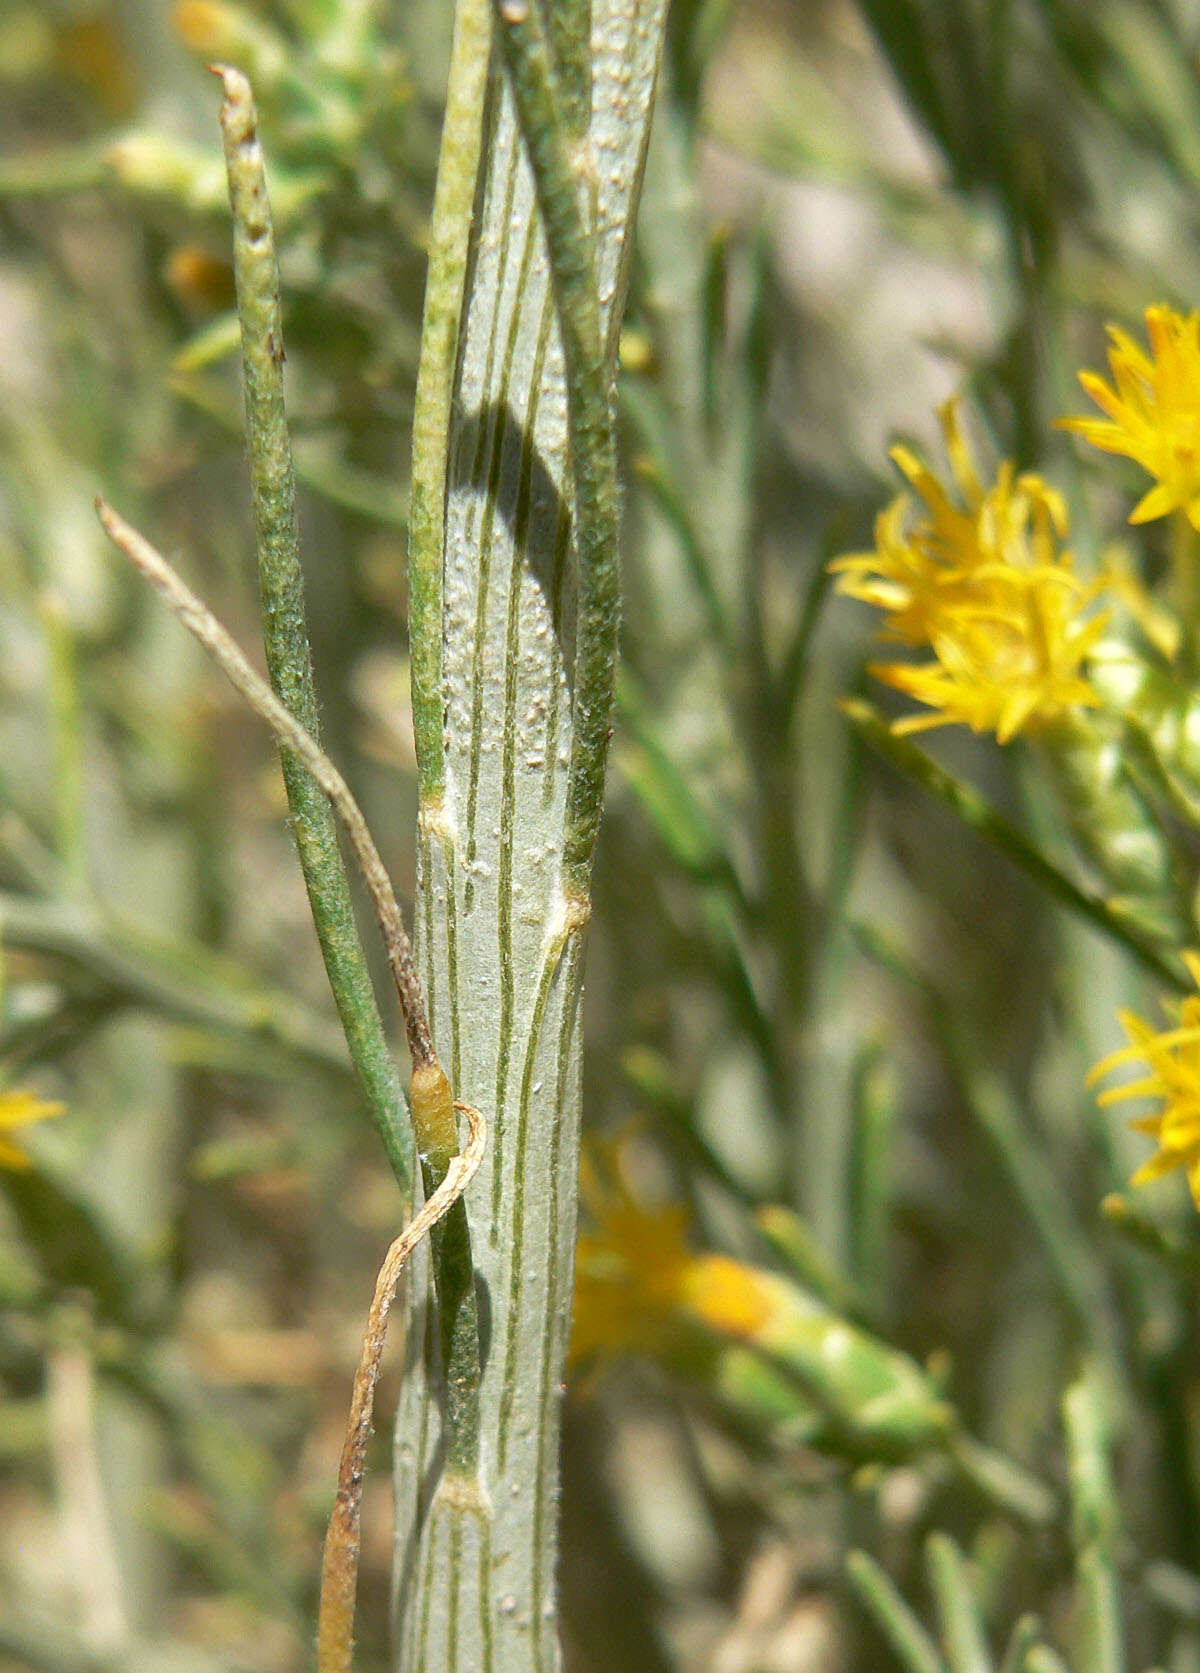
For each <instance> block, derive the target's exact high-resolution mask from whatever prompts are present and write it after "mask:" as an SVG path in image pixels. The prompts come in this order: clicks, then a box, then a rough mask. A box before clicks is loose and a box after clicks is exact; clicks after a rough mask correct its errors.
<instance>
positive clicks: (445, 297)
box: [408, 0, 491, 807]
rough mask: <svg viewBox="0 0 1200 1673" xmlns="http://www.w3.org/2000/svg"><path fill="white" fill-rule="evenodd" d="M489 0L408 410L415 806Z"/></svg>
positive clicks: (439, 223)
mask: <svg viewBox="0 0 1200 1673" xmlns="http://www.w3.org/2000/svg"><path fill="white" fill-rule="evenodd" d="M490 39H491V12H490V8H489V4H488V0H461V3H460V5H459V6H458V9H457V12H456V15H455V20H454V46H453V49H452V52H451V59H450V80H449V85H448V87H447V90H446V115H445V120H444V122H443V125H442V147H441V154H440V157H439V160H438V174H437V186H436V188H435V191H434V199H433V222H432V226H431V228H430V238H429V271H428V274H427V277H426V280H425V315H424V321H423V324H422V327H421V357H420V362H419V365H418V369H417V394H416V403H415V406H414V408H413V459H412V486H411V488H410V490H409V510H408V528H409V533H408V594H409V604H408V608H409V647H410V654H411V657H412V710H413V731H414V733H415V736H416V746H417V784H418V790H419V793H420V797H421V803H422V806H425V807H427V806H429V805H430V804H431V803H435V802H438V801H440V800H441V797H442V795H443V793H444V790H445V782H446V763H445V747H444V737H443V729H444V726H445V697H444V695H443V692H442V538H443V534H444V531H445V521H446V458H447V454H446V443H447V438H448V436H449V433H450V403H451V399H452V397H453V393H454V366H455V360H456V357H457V353H458V330H459V321H460V319H461V318H462V312H463V289H464V286H465V283H466V273H467V254H468V246H469V243H470V234H471V211H472V206H473V204H474V201H475V181H476V176H477V174H478V171H479V148H480V141H481V131H482V118H483V107H484V97H485V93H486V89H487V69H488V43H489V41H490Z"/></svg>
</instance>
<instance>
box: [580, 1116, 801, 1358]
mask: <svg viewBox="0 0 1200 1673" xmlns="http://www.w3.org/2000/svg"><path fill="white" fill-rule="evenodd" d="M605 1160H606V1168H605V1172H606V1174H607V1175H608V1177H607V1178H606V1179H605V1180H602V1179H601V1176H600V1173H599V1170H598V1169H597V1166H596V1164H595V1162H594V1160H593V1159H592V1157H590V1156H588V1155H587V1154H586V1153H585V1155H584V1157H583V1159H582V1162H581V1164H580V1198H581V1201H582V1203H583V1206H584V1209H585V1212H586V1214H587V1216H588V1218H589V1220H590V1221H591V1226H590V1228H589V1229H588V1230H585V1231H583V1232H581V1233H580V1237H579V1243H578V1247H577V1250H576V1257H575V1312H574V1318H573V1322H572V1327H571V1354H570V1357H571V1362H572V1364H575V1365H582V1364H586V1363H591V1362H594V1361H596V1360H599V1359H606V1360H611V1359H617V1358H620V1357H621V1356H623V1355H626V1354H643V1355H648V1356H650V1357H653V1358H655V1359H660V1360H661V1359H664V1358H666V1359H671V1358H672V1357H673V1356H674V1354H675V1353H676V1352H678V1351H680V1350H684V1349H686V1346H687V1343H688V1339H689V1337H695V1335H696V1333H697V1331H698V1330H699V1331H700V1332H706V1331H707V1332H711V1333H713V1334H715V1335H717V1336H719V1337H722V1338H725V1339H727V1340H728V1339H732V1340H735V1341H748V1340H752V1339H753V1337H754V1336H755V1334H756V1332H757V1331H758V1330H759V1329H760V1328H761V1326H762V1324H763V1323H764V1321H765V1319H766V1318H767V1316H768V1314H769V1313H770V1312H771V1310H772V1306H773V1302H772V1297H771V1288H772V1285H773V1284H774V1283H775V1282H776V1280H775V1279H774V1276H773V1275H772V1274H771V1273H768V1272H763V1271H760V1270H759V1269H758V1268H756V1267H751V1266H746V1265H744V1264H743V1263H742V1262H741V1261H736V1260H734V1259H732V1258H731V1257H730V1256H728V1255H720V1254H713V1253H702V1254H696V1253H695V1252H693V1251H692V1250H691V1249H689V1248H688V1244H687V1225H688V1212H687V1209H686V1208H683V1207H680V1206H678V1205H675V1206H672V1207H667V1208H645V1207H643V1206H642V1204H641V1203H639V1202H638V1201H637V1200H636V1199H635V1198H634V1196H633V1195H632V1193H631V1192H630V1190H629V1187H628V1185H627V1183H626V1181H625V1178H624V1175H623V1172H622V1169H621V1163H620V1157H619V1153H618V1151H617V1150H616V1149H613V1150H611V1151H609V1150H607V1149H606V1152H605Z"/></svg>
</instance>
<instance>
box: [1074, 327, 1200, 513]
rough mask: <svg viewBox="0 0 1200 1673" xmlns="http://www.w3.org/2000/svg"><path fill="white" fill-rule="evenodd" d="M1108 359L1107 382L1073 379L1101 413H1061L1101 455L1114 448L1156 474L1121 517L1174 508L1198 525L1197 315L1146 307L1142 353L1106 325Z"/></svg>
mask: <svg viewBox="0 0 1200 1673" xmlns="http://www.w3.org/2000/svg"><path fill="white" fill-rule="evenodd" d="M1108 334H1109V337H1110V339H1111V347H1110V348H1109V351H1108V364H1109V367H1110V368H1111V370H1112V376H1113V382H1112V384H1108V383H1106V382H1105V380H1104V379H1103V378H1102V377H1100V376H1099V375H1098V374H1097V373H1096V372H1080V374H1079V381H1080V383H1081V384H1082V385H1083V387H1084V389H1085V390H1086V391H1087V393H1088V394H1089V395H1090V396H1091V398H1092V400H1093V401H1095V403H1096V405H1097V406H1098V407H1099V408H1100V409H1101V411H1103V412H1105V413H1107V414H1108V417H1107V418H1064V419H1060V421H1059V422H1060V424H1061V426H1062V428H1063V429H1064V430H1075V431H1077V432H1078V434H1079V435H1081V436H1083V437H1084V439H1085V440H1086V441H1090V442H1091V443H1092V445H1093V446H1094V447H1099V448H1102V449H1103V450H1104V452H1105V453H1122V454H1124V455H1125V456H1126V457H1127V458H1130V459H1136V460H1137V462H1138V464H1139V465H1141V466H1142V467H1143V468H1144V469H1145V470H1147V471H1149V473H1150V475H1151V476H1152V477H1154V478H1155V479H1156V482H1157V486H1156V487H1154V488H1151V490H1150V492H1149V493H1148V494H1146V495H1144V496H1143V498H1142V499H1140V500H1139V501H1138V503H1137V505H1136V506H1135V507H1134V508H1133V511H1132V512H1131V514H1130V518H1129V521H1130V522H1131V523H1145V522H1148V521H1149V520H1150V519H1151V518H1152V517H1164V516H1165V515H1166V514H1167V512H1168V511H1174V510H1176V509H1177V508H1178V509H1181V510H1183V511H1186V512H1187V515H1188V520H1189V522H1190V523H1191V524H1192V526H1193V528H1197V529H1200V315H1197V314H1194V313H1193V314H1187V315H1184V314H1177V313H1176V312H1175V311H1174V309H1173V308H1168V307H1167V306H1166V305H1165V304H1160V305H1159V306H1157V307H1153V308H1147V309H1146V335H1147V337H1148V338H1149V340H1150V354H1149V355H1146V354H1145V353H1143V351H1142V350H1141V349H1140V348H1139V347H1138V345H1137V344H1136V343H1135V342H1134V341H1133V338H1132V337H1130V336H1129V334H1128V333H1127V332H1125V331H1122V330H1121V329H1120V327H1119V326H1116V325H1110V326H1109V328H1108Z"/></svg>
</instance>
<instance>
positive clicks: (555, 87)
mask: <svg viewBox="0 0 1200 1673" xmlns="http://www.w3.org/2000/svg"><path fill="white" fill-rule="evenodd" d="M493 6H494V10H495V16H496V24H497V30H498V33H499V38H500V42H501V45H502V48H503V51H504V56H505V61H506V64H507V66H508V72H509V80H510V84H511V86H512V91H513V98H514V101H515V104H516V108H517V117H518V121H519V123H520V127H521V134H522V137H523V138H524V141H525V147H526V150H527V152H528V156H529V162H530V166H531V168H532V170H533V178H534V184H535V187H536V190H537V199H538V206H539V208H540V209H541V213H542V225H543V227H544V229H545V234H546V248H547V252H548V254H549V258H550V272H551V279H552V282H553V286H554V296H555V302H556V304H557V310H558V324H559V333H560V336H561V339H562V349H563V360H564V362H565V370H566V387H567V429H568V435H569V440H570V452H571V475H572V480H573V485H574V488H573V504H574V516H575V526H574V533H575V550H576V554H577V558H578V565H579V578H578V595H577V602H576V613H575V679H574V703H573V707H572V722H573V734H572V740H571V762H570V768H569V772H568V781H567V810H566V822H565V836H564V843H563V884H564V888H565V889H566V892H567V894H568V896H569V897H571V898H572V899H574V900H577V901H579V902H584V901H586V900H587V895H588V878H589V875H590V872H591V864H592V855H593V853H594V852H595V847H596V838H597V836H598V834H599V830H600V816H601V810H602V803H603V794H604V774H605V767H606V764H607V760H608V744H609V738H610V735H611V717H612V705H613V689H614V683H615V679H616V658H617V637H618V632H619V627H620V613H621V597H620V559H619V552H618V509H617V459H616V441H615V436H614V430H613V414H612V401H611V391H610V380H609V370H608V362H607V356H606V353H605V346H604V342H603V339H602V335H601V330H600V306H599V299H598V296H597V288H596V252H595V240H594V237H593V234H592V230H591V228H590V226H589V224H588V222H587V219H586V218H585V212H584V207H583V199H584V198H585V196H586V195H587V191H588V186H589V179H588V172H587V164H588V158H587V154H586V152H585V150H584V148H583V147H582V146H581V145H579V144H576V143H573V140H572V133H573V129H572V125H571V110H572V95H571V94H570V93H568V92H567V91H565V90H564V88H563V86H562V85H561V81H560V78H559V75H558V73H557V71H556V69H555V66H554V63H553V61H552V57H551V52H550V46H549V43H548V41H547V39H546V35H545V32H544V30H543V27H542V22H541V16H540V12H539V9H538V7H537V6H536V5H532V4H530V3H529V0H493Z"/></svg>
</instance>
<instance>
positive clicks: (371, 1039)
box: [219, 69, 413, 1201]
mask: <svg viewBox="0 0 1200 1673" xmlns="http://www.w3.org/2000/svg"><path fill="white" fill-rule="evenodd" d="M219 73H220V75H221V79H222V83H223V86H224V90H225V99H224V102H223V104H222V106H221V133H222V136H223V138H224V143H225V165H226V170H227V173H228V177H229V197H230V203H231V205H232V208H233V258H234V277H235V280H236V284H237V299H238V318H239V320H240V322H241V334H242V376H243V382H244V386H245V398H246V451H247V455H248V459H249V464H250V486H251V493H252V497H253V504H254V527H255V534H256V536H257V542H258V575H259V589H260V592H261V595H262V610H263V649H264V651H265V653H266V659H267V667H268V669H269V670H270V674H271V683H272V685H273V686H274V688H275V691H276V692H277V694H278V695H279V697H280V699H281V700H282V702H283V703H284V705H285V707H286V708H287V709H288V710H289V711H290V712H291V713H292V714H293V715H295V717H296V719H297V720H298V721H299V722H300V724H301V725H302V726H303V727H304V729H305V730H306V731H307V732H308V733H309V734H310V735H311V736H312V737H313V739H314V740H317V739H318V712H317V696H316V688H315V685H314V682H313V673H312V660H311V657H310V654H309V646H308V633H307V629H306V625H305V609H304V578H303V574H302V571H301V568H300V539H299V526H298V522H297V516H296V481H295V473H294V470H293V466H292V453H291V444H290V440H289V436H288V425H287V415H286V412H285V410H284V398H283V361H284V349H283V322H282V315H281V310H280V303H279V264H278V261H277V259H276V255H275V240H274V234H273V232H272V228H271V209H270V204H269V201H268V198H267V184H266V174H265V170H264V165H263V154H262V147H261V145H260V144H259V140H258V133H257V117H256V112H255V109H254V102H253V98H252V96H251V92H250V85H249V83H248V82H247V80H246V78H245V77H244V76H243V75H241V74H240V72H239V71H237V70H232V69H222V70H221V71H220V72H219ZM280 762H281V765H282V769H283V780H284V785H285V787H286V790H287V799H288V806H289V808H290V809H291V814H292V830H293V832H294V834H295V838H296V849H297V852H298V854H299V857H300V867H301V870H302V871H303V873H304V883H305V887H306V889H307V891H308V900H309V907H310V909H311V911H312V918H313V925H314V927H315V929H316V932H317V939H318V941H319V942H320V946H321V955H322V957H323V959H324V961H325V971H326V974H327V976H328V978H329V986H330V988H331V989H332V992H333V998H334V1003H335V1004H336V1006H337V1010H338V1016H339V1017H340V1019H341V1023H342V1028H343V1030H344V1032H345V1035H346V1043H347V1045H348V1047H349V1050H350V1057H351V1061H352V1062H353V1064H354V1067H355V1070H356V1071H357V1074H358V1078H359V1082H360V1084H361V1086H362V1090H363V1093H364V1095H365V1097H366V1100H367V1107H368V1109H369V1110H370V1113H371V1117H372V1119H373V1121H374V1123H375V1126H376V1128H377V1130H378V1132H379V1136H380V1138H381V1140H382V1141H383V1146H384V1149H385V1150H386V1152H387V1156H388V1160H389V1162H390V1163H391V1166H392V1171H393V1173H394V1174H395V1176H396V1181H397V1184H398V1185H399V1186H400V1190H401V1192H402V1193H403V1195H404V1197H405V1200H406V1201H407V1200H408V1199H409V1198H410V1197H411V1194H412V1184H413V1144H412V1135H411V1131H410V1129H409V1126H408V1123H407V1122H406V1121H404V1120H403V1119H402V1118H401V1113H400V1110H401V1095H400V1083H399V1078H398V1076H397V1074H396V1069H395V1065H394V1064H393V1062H392V1057H391V1053H390V1052H389V1050H388V1045H387V1040H386V1038H385V1036H384V1032H383V1024H382V1022H381V1021H380V1017H379V1009H378V1005H377V1004H376V1000H375V993H374V989H373V987H372V985H371V977H370V972H369V970H368V968H367V960H366V955H365V953H364V951H363V947H362V943H361V941H360V939H359V934H358V929H357V926H356V924H355V921H354V907H353V902H352V899H351V895H350V881H349V878H348V877H347V876H346V869H345V866H344V865H343V863H342V856H341V852H340V850H339V848H338V837H337V821H336V819H335V818H334V814H333V810H332V808H331V807H330V804H329V801H328V800H327V798H326V796H325V794H324V792H323V791H322V790H321V788H320V786H319V785H318V783H317V782H316V780H315V779H314V778H313V777H312V776H311V774H310V773H309V772H308V771H307V770H306V769H305V767H304V766H303V765H302V763H301V762H300V760H299V759H298V758H297V756H296V755H295V753H294V752H293V751H291V750H289V749H288V748H287V747H286V746H281V748H280Z"/></svg>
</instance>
